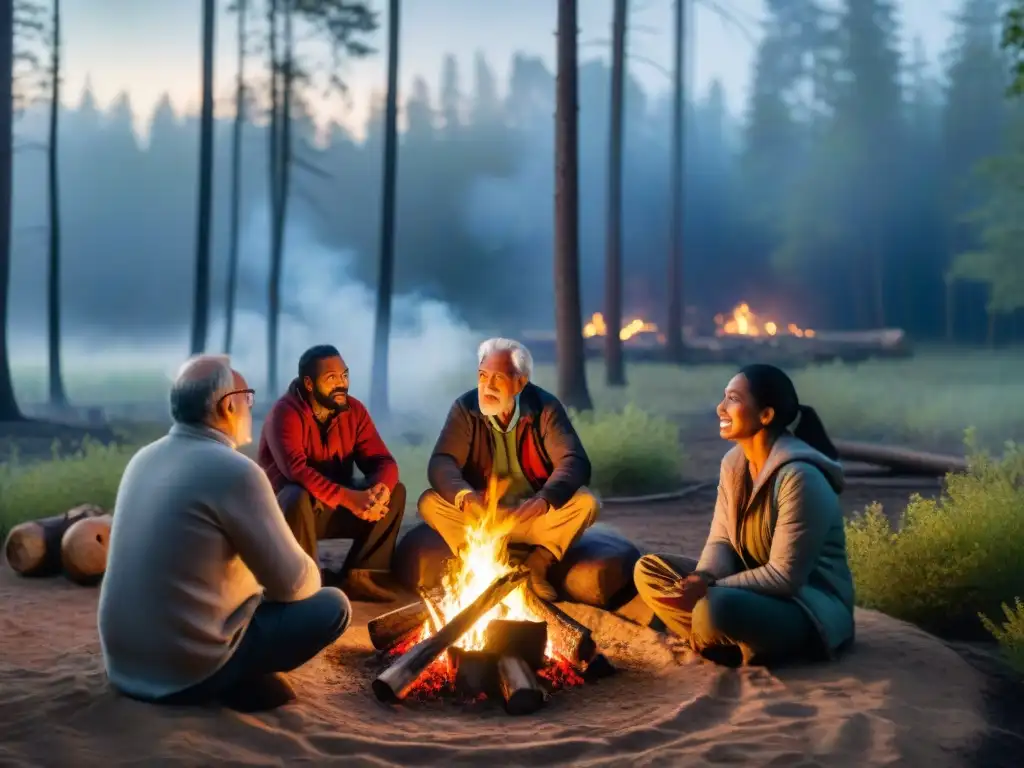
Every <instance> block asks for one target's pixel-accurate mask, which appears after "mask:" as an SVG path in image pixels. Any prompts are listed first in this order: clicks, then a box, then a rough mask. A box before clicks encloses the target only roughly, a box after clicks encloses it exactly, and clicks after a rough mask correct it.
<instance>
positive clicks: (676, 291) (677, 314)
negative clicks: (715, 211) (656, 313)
mask: <svg viewBox="0 0 1024 768" xmlns="http://www.w3.org/2000/svg"><path fill="white" fill-rule="evenodd" d="M675 22H676V30H675V69H674V73H673V89H672V160H671V162H672V170H671V179H672V181H671V186H672V192H671V197H672V216H671V227H672V231H671V246H670V251H669V259H668V312H667V313H666V314H667V320H666V325H665V341H666V345H667V351H668V358H669V360H671V361H673V362H676V363H681V362H682V361H683V358H684V357H685V355H686V349H685V346H684V343H683V305H684V296H683V170H684V168H683V158H684V153H683V139H684V134H683V127H684V126H683V120H684V117H685V115H684V112H683V110H684V108H685V100H684V90H683V89H684V88H685V85H686V58H685V56H684V53H685V47H686V0H676V18H675Z"/></svg>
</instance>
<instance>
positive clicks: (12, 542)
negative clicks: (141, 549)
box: [4, 504, 112, 586]
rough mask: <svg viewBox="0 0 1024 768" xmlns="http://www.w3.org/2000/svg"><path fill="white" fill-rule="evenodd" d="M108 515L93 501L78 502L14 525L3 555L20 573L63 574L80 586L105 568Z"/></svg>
mask: <svg viewBox="0 0 1024 768" xmlns="http://www.w3.org/2000/svg"><path fill="white" fill-rule="evenodd" d="M111 524H112V518H111V516H110V515H109V514H107V513H106V511H105V510H103V509H102V508H101V507H97V506H96V505H95V504H82V505H79V506H77V507H74V508H73V509H69V510H68V511H67V512H65V513H64V514H63V515H55V516H53V517H44V518H42V519H40V520H31V521H29V522H26V523H21V524H19V525H16V526H14V527H13V528H12V529H11V532H10V533H9V534H8V535H7V539H6V541H5V542H4V557H5V558H6V560H7V564H8V565H10V566H11V569H12V570H14V571H15V572H16V573H19V574H21V575H22V576H40V577H42V576H56V575H57V574H59V573H62V572H63V573H64V575H65V576H67V577H68V578H69V579H70V580H71V581H73V582H75V583H76V584H81V585H83V586H93V585H96V584H98V583H99V582H100V580H101V579H102V578H103V574H104V572H105V571H106V569H107V547H108V545H109V541H110V526H111Z"/></svg>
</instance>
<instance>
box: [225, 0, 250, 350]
mask: <svg viewBox="0 0 1024 768" xmlns="http://www.w3.org/2000/svg"><path fill="white" fill-rule="evenodd" d="M237 11H238V42H237V45H238V74H237V76H236V79H235V124H234V128H233V129H232V135H231V232H230V243H229V245H228V278H227V295H226V296H225V297H224V313H225V318H224V352H225V353H227V354H231V343H232V341H233V340H234V339H233V336H234V331H235V293H236V292H237V290H238V289H237V283H238V238H239V233H240V224H241V208H242V201H241V194H242V129H243V128H244V127H245V121H246V114H245V53H246V51H245V29H246V11H247V0H238V6H237Z"/></svg>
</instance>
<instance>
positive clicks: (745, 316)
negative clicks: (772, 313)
mask: <svg viewBox="0 0 1024 768" xmlns="http://www.w3.org/2000/svg"><path fill="white" fill-rule="evenodd" d="M715 326H716V327H715V335H716V336H779V335H789V336H798V337H801V338H804V337H805V338H808V339H810V338H813V337H814V331H813V330H811V329H810V328H801V327H800V326H798V325H796V324H795V323H789V324H787V325H786V326H785V328H782V327H781V324H780V323H778V322H776V321H775V320H768V319H767V318H763V317H761V316H759V315H757V314H755V313H754V311H753V310H751V309H750V305H749V304H747V303H746V302H743V303H742V304H739V305H738V306H736V307H734V308H733V310H732V312H730V313H729V314H728V315H724V314H722V315H715Z"/></svg>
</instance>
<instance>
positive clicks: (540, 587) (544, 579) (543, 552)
mask: <svg viewBox="0 0 1024 768" xmlns="http://www.w3.org/2000/svg"><path fill="white" fill-rule="evenodd" d="M554 564H555V556H554V555H553V554H552V553H551V552H549V551H548V550H547V549H545V548H544V547H534V548H533V551H532V552H530V554H529V556H528V557H527V558H526V562H524V563H523V565H525V566H526V567H527V569H528V570H529V571H530V588H531V589H533V591H534V594H536V595H537V597H539V598H540V599H541V600H544V601H546V602H548V603H553V602H555V600H557V599H558V591H557V590H556V589H555V588H554V587H553V586H551V582H550V581H548V571H549V570H550V568H551V566H552V565H554Z"/></svg>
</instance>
